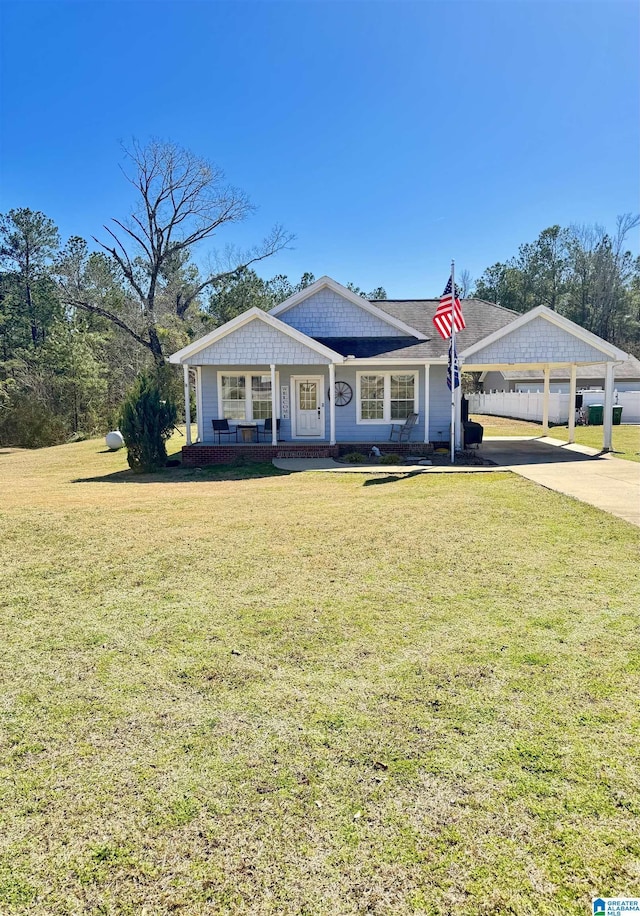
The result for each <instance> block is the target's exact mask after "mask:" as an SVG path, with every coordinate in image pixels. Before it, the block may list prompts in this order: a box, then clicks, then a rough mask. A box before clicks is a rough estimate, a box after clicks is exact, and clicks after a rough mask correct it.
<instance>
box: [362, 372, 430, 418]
mask: <svg viewBox="0 0 640 916" xmlns="http://www.w3.org/2000/svg"><path fill="white" fill-rule="evenodd" d="M357 380H358V423H394V422H397V421H398V420H406V418H407V417H408V416H409V414H412V413H417V412H418V373H417V372H359V373H358V375H357Z"/></svg>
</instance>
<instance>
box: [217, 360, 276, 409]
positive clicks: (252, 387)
mask: <svg viewBox="0 0 640 916" xmlns="http://www.w3.org/2000/svg"><path fill="white" fill-rule="evenodd" d="M218 391H219V412H220V417H221V418H222V417H225V418H226V419H228V420H239V421H242V420H266V419H267V417H270V416H271V403H272V402H271V375H253V374H252V373H244V372H243V373H241V374H240V373H234V374H232V373H229V372H219V373H218Z"/></svg>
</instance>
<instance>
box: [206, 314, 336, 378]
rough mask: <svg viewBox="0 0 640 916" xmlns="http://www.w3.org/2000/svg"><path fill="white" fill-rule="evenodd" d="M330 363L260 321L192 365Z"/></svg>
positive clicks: (218, 343)
mask: <svg viewBox="0 0 640 916" xmlns="http://www.w3.org/2000/svg"><path fill="white" fill-rule="evenodd" d="M330 362H331V360H330V359H329V358H328V357H326V356H321V355H320V354H319V353H316V352H315V350H311V349H309V347H307V346H305V345H304V344H303V343H300V342H299V341H297V340H294V339H293V338H292V337H289V335H288V334H283V333H282V331H279V330H277V329H276V328H272V327H270V326H269V325H267V324H265V323H264V322H263V321H261V320H260V319H259V318H254V320H253V321H250V322H249V323H248V324H245V325H243V326H242V327H241V328H238V329H237V330H236V331H232V332H231V333H230V334H227V336H226V337H223V338H222V339H221V340H218V341H216V342H215V343H213V344H211V345H210V346H208V347H207V348H206V349H205V350H201V351H200V353H197V354H196V355H195V356H194V357H193V365H194V366H195V365H197V366H203V365H219V364H225V365H227V366H240V365H242V366H246V365H247V364H248V363H249V364H251V363H253V364H254V365H256V366H265V365H267V366H268V365H269V364H270V363H276V364H278V365H292V364H296V363H297V364H304V363H312V364H318V363H321V364H328V363H330Z"/></svg>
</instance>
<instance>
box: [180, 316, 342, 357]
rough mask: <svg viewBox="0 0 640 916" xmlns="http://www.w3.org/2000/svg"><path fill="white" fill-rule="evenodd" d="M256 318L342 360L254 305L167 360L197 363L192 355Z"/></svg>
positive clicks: (309, 346)
mask: <svg viewBox="0 0 640 916" xmlns="http://www.w3.org/2000/svg"><path fill="white" fill-rule="evenodd" d="M256 320H258V321H263V322H264V323H265V324H267V325H269V326H270V327H272V328H275V329H276V330H277V331H280V332H281V333H282V334H285V335H286V336H288V337H290V338H292V340H295V341H297V342H298V343H301V344H304V346H306V347H308V348H309V349H310V350H313V351H314V352H315V353H317V354H318V355H319V356H324V357H325V358H326V359H330V360H331V361H332V362H334V363H342V362H344V357H343V356H342V355H341V354H340V353H336V352H335V350H331V349H329V347H325V346H324V344H321V343H318V341H317V340H314V338H313V337H309V336H308V335H307V334H304V333H303V332H302V331H298V330H297V329H296V328H292V327H291V325H288V324H286V322H284V321H280V319H279V318H275V317H274V316H273V315H270V314H269V313H268V312H264V311H263V310H262V309H259V308H257V307H255V306H254V307H253V308H250V309H247V311H246V312H242V314H241V315H237V316H236V317H235V318H232V319H231V321H227V322H226V324H223V325H221V326H220V327H219V328H216V329H215V330H214V331H211V332H210V333H209V334H205V336H204V337H201V338H200V339H199V340H195V341H194V342H193V343H191V344H189V345H188V346H186V347H183V348H182V349H181V350H178V351H177V352H176V353H172V354H171V356H170V357H169V362H170V363H171V364H173V365H184V364H185V363H191V362H195V364H196V365H197V360H194V357H197V355H198V353H200V352H202V350H206V349H207V347H210V346H211V345H212V344H215V343H217V342H218V341H219V340H222V339H223V338H224V337H226V336H227V335H228V334H231V333H233V332H234V331H238V330H240V328H242V327H244V326H245V325H247V324H249V323H250V322H251V321H256Z"/></svg>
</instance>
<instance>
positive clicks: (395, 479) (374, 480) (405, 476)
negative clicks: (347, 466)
mask: <svg viewBox="0 0 640 916" xmlns="http://www.w3.org/2000/svg"><path fill="white" fill-rule="evenodd" d="M421 474H422V471H406V472H404V473H402V472H396V473H395V474H389V475H388V476H387V477H369V478H367V480H365V482H364V483H363V484H362V486H363V487H375V486H377V485H378V484H381V483H399V482H400V481H401V480H409V478H410V477H418V476H419V475H421Z"/></svg>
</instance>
